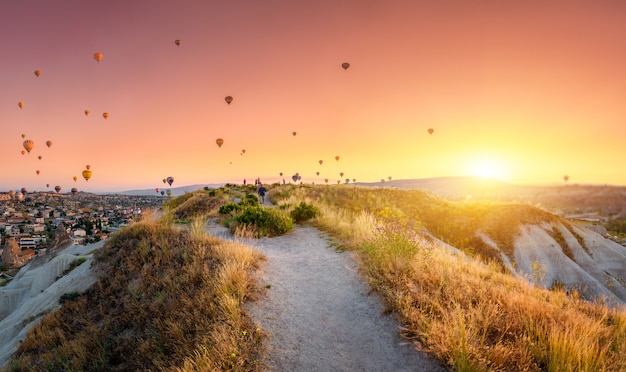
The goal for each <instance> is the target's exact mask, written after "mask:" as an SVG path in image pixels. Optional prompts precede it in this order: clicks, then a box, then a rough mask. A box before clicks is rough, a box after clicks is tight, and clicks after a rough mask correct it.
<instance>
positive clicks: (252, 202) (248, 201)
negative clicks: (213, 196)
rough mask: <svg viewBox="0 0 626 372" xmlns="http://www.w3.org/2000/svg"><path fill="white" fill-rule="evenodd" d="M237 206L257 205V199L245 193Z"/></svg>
mask: <svg viewBox="0 0 626 372" xmlns="http://www.w3.org/2000/svg"><path fill="white" fill-rule="evenodd" d="M239 205H259V198H258V197H257V196H256V195H254V194H249V193H246V196H245V197H244V198H243V199H241V201H239Z"/></svg>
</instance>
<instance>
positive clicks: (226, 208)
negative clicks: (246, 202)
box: [219, 203, 240, 214]
mask: <svg viewBox="0 0 626 372" xmlns="http://www.w3.org/2000/svg"><path fill="white" fill-rule="evenodd" d="M239 209H240V207H239V206H238V205H237V204H235V203H228V204H224V205H222V206H221V207H220V209H219V214H230V213H232V212H233V211H238V210H239Z"/></svg>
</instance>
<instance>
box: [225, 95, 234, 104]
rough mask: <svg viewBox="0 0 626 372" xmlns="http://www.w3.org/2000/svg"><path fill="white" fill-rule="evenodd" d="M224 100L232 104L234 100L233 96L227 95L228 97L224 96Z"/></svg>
mask: <svg viewBox="0 0 626 372" xmlns="http://www.w3.org/2000/svg"><path fill="white" fill-rule="evenodd" d="M224 101H226V103H228V104H229V105H230V103H231V102H232V101H233V97H232V96H226V97H224Z"/></svg>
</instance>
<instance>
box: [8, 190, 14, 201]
mask: <svg viewBox="0 0 626 372" xmlns="http://www.w3.org/2000/svg"><path fill="white" fill-rule="evenodd" d="M9 196H10V197H11V199H13V197H14V196H15V190H11V191H9Z"/></svg>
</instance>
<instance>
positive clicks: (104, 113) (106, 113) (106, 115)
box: [102, 112, 109, 120]
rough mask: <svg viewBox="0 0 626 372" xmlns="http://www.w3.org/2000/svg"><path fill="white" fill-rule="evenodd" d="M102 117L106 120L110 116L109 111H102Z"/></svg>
mask: <svg viewBox="0 0 626 372" xmlns="http://www.w3.org/2000/svg"><path fill="white" fill-rule="evenodd" d="M102 117H103V118H104V119H105V120H106V119H107V118H108V117H109V113H108V112H103V113H102Z"/></svg>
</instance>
